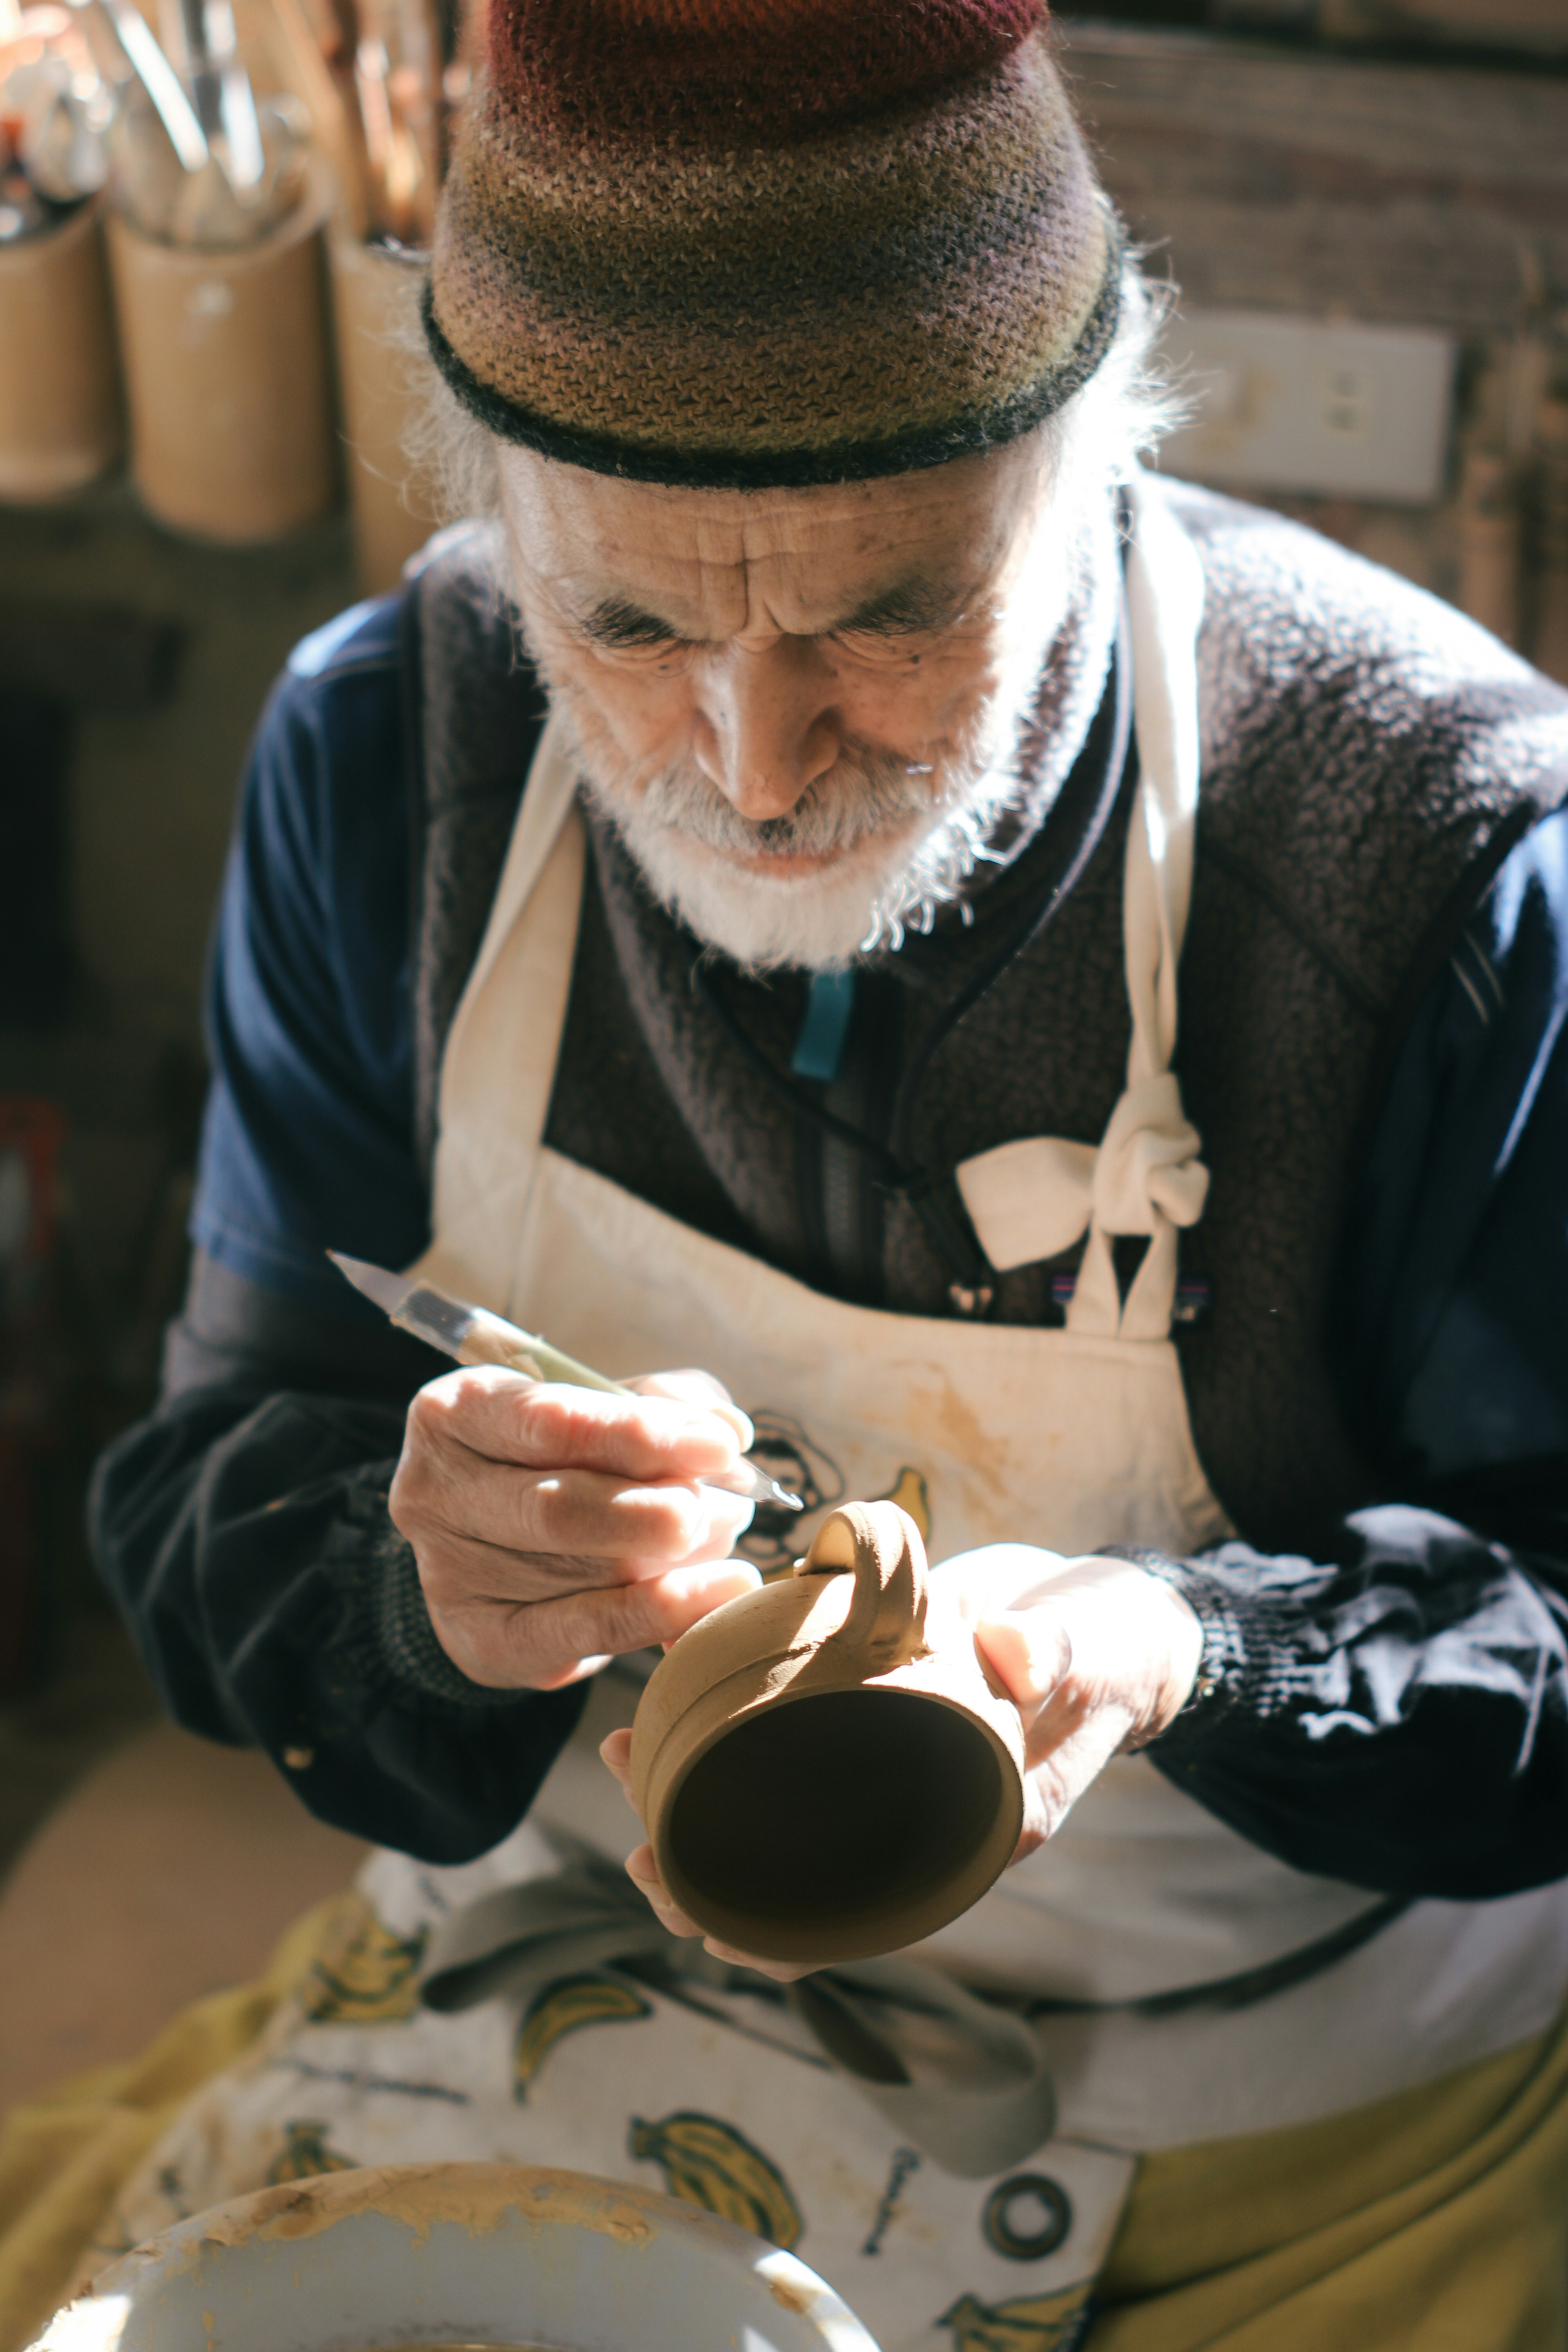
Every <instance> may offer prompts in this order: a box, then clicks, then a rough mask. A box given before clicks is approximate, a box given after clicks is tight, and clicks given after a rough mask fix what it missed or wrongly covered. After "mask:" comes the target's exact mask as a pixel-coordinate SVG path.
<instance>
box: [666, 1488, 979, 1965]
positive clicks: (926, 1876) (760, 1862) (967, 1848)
mask: <svg viewBox="0 0 1568 2352" xmlns="http://www.w3.org/2000/svg"><path fill="white" fill-rule="evenodd" d="M631 1772H632V1792H633V1796H634V1799H635V1801H636V1804H637V1811H638V1812H639V1813H640V1814H641V1816H642V1820H643V1823H644V1826H645V1827H646V1829H647V1833H648V1836H649V1839H650V1841H651V1843H652V1845H653V1849H654V1853H655V1856H656V1858H657V1860H658V1867H659V1871H660V1874H661V1875H662V1877H663V1879H664V1883H665V1885H666V1886H667V1887H668V1890H669V1892H670V1894H671V1895H673V1896H674V1898H675V1900H676V1901H677V1902H678V1903H679V1905H680V1906H681V1908H682V1909H683V1910H684V1911H685V1912H686V1913H687V1914H688V1916H689V1917H690V1918H692V1919H694V1920H695V1921H696V1922H697V1924H698V1925H699V1926H700V1927H701V1928H702V1929H703V1931H704V1933H705V1934H707V1935H710V1936H713V1937H717V1938H718V1939H719V1940H720V1941H721V1942H723V1943H726V1944H729V1945H731V1946H732V1947H734V1948H735V1949H737V1950H739V1951H743V1952H750V1953H753V1954H755V1955H756V1956H757V1957H758V1958H763V1959H773V1960H804V1961H807V1962H810V1963H813V1964H815V1965H816V1966H824V1965H826V1964H828V1963H832V1962H837V1961H844V1960H859V1959H867V1958H873V1957H874V1956H876V1955H877V1954H879V1953H883V1952H889V1951H898V1950H901V1949H902V1948H904V1947H905V1946H906V1945H909V1944H912V1943H916V1942H918V1941H919V1940H920V1938H921V1937H924V1936H929V1935H932V1934H934V1933H935V1931H936V1930H937V1929H938V1928H939V1927H945V1926H946V1925H947V1923H948V1921H949V1920H951V1919H955V1918H957V1917H958V1916H959V1914H960V1913H961V1912H963V1911H967V1910H968V1909H969V1907H970V1906H971V1905H972V1904H973V1903H976V1902H978V1901H979V1899H980V1897H981V1895H984V1893H985V1891H986V1889H987V1887H989V1886H990V1885H992V1883H993V1881H994V1879H995V1878H996V1877H997V1876H998V1874H1000V1872H1001V1871H1002V1870H1003V1869H1004V1868H1005V1865H1006V1864H1007V1862H1008V1861H1009V1859H1010V1858H1011V1856H1012V1853H1013V1852H1014V1849H1015V1847H1016V1844H1017V1841H1018V1833H1019V1831H1020V1829H1021V1827H1022V1825H1023V1817H1024V1735H1023V1727H1022V1725H1021V1724H1020V1722H1019V1719H1018V1711H1017V1709H1016V1706H1014V1705H1013V1703H1012V1701H1011V1699H1009V1698H1008V1696H1006V1693H1005V1691H1004V1689H1003V1688H1002V1686H1001V1685H1000V1683H998V1682H997V1680H996V1679H995V1677H994V1675H992V1673H991V1672H990V1670H989V1668H988V1667H987V1666H986V1665H985V1664H984V1661H983V1660H982V1658H981V1656H980V1654H979V1653H978V1651H977V1650H976V1649H975V1646H974V1640H973V1631H972V1629H971V1627H970V1625H969V1623H968V1622H967V1620H966V1619H965V1618H964V1617H963V1614H962V1612H961V1610H960V1608H959V1604H958V1599H957V1595H956V1592H950V1591H948V1590H947V1589H946V1588H945V1587H944V1586H943V1584H942V1574H941V1571H940V1570H938V1571H937V1572H936V1573H935V1574H934V1575H932V1574H931V1572H930V1571H929V1570H928V1569H927V1566H926V1557H925V1547H924V1545H923V1543H922V1542H921V1534H920V1529H919V1528H918V1527H917V1526H916V1524H915V1522H914V1520H913V1519H912V1518H911V1517H910V1515H909V1513H908V1512H907V1511H905V1510H903V1509H901V1508H900V1506H899V1505H898V1504H897V1503H894V1502H891V1501H888V1500H883V1501H880V1502H874V1503H845V1504H842V1505H840V1507H838V1508H837V1510H835V1511H832V1512H831V1513H830V1514H829V1515H828V1517H826V1519H825V1520H824V1521H823V1523H822V1525H821V1527H820V1528H818V1529H817V1531H816V1537H815V1538H814V1539H813V1541H812V1545H811V1549H810V1550H809V1551H808V1552H807V1554H806V1556H805V1559H804V1560H801V1561H799V1562H797V1563H796V1567H795V1574H794V1575H793V1576H792V1577H785V1578H780V1579H779V1580H777V1581H776V1582H774V1583H772V1584H764V1585H763V1587H762V1588H761V1590H760V1591H755V1592H749V1593H745V1594H742V1597H741V1598H740V1599H739V1600H737V1601H730V1602H728V1603H727V1604H726V1606H725V1607H724V1608H722V1609H719V1610H715V1611H714V1612H713V1613H712V1615H711V1616H709V1617H705V1618H704V1619H703V1620H702V1621H701V1622H700V1623H699V1624H697V1625H695V1626H693V1627H692V1629H691V1631H690V1632H689V1633H685V1634H683V1635H682V1636H681V1638H680V1640H679V1642H677V1643H676V1644H675V1646H674V1648H673V1649H671V1650H670V1651H669V1653H668V1655H667V1656H666V1657H665V1658H664V1659H662V1660H661V1662H660V1663H659V1664H658V1667H657V1668H656V1669H655V1671H654V1673H653V1674H652V1675H651V1676H650V1677H649V1680H648V1683H647V1687H646V1689H645V1690H644V1692H643V1696H642V1699H641V1701H640V1703H639V1705H638V1707H637V1719H636V1722H635V1723H634V1725H633V1727H632V1755H631Z"/></svg>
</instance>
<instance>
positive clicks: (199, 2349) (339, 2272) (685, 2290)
mask: <svg viewBox="0 0 1568 2352" xmlns="http://www.w3.org/2000/svg"><path fill="white" fill-rule="evenodd" d="M416 2344H418V2345H444V2344H451V2345H458V2344H464V2345H470V2346H473V2345H485V2346H490V2345H498V2346H500V2345H504V2346H510V2347H524V2346H526V2347H547V2352H736V2347H744V2352H877V2347H876V2345H875V2344H874V2343H873V2341H872V2339H871V2337H870V2336H868V2335H867V2333H866V2331H865V2329H864V2328H863V2327H862V2326H860V2324H859V2322H858V2320H857V2319H856V2318H855V2317H854V2315H853V2314H852V2313H850V2312H849V2311H848V2310H847V2309H846V2307H845V2305H843V2304H842V2303H840V2302H839V2300H838V2297H837V2295H836V2294H834V2293H833V2292H832V2290H831V2288H829V2287H826V2286H825V2285H824V2284H823V2283H822V2281H821V2280H820V2279H819V2278H818V2277H817V2276H816V2273H815V2272H813V2271H808V2270H807V2269H806V2268H805V2264H804V2263H798V2262H796V2261H795V2257H794V2256H793V2255H791V2254H785V2253H781V2252H779V2250H778V2249H777V2247H774V2246H769V2245H764V2244H763V2242H762V2240H761V2239H759V2238H753V2237H752V2236H750V2235H749V2234H748V2233H747V2232H746V2231H744V2230H740V2229H737V2228H736V2227H735V2226H734V2225H733V2224H732V2223H731V2222H729V2221H721V2220H719V2219H718V2218H717V2216H716V2215H714V2214H711V2213H707V2212H703V2211H700V2210H698V2209H697V2208H695V2207H693V2206H690V2205H686V2204H681V2203H679V2201H678V2200H676V2199H674V2198H671V2197H660V2196H657V2195H655V2194H654V2192H653V2191H652V2190H650V2189H637V2188H630V2187H627V2186H625V2185H624V2184H622V2183H621V2182H619V2181H614V2180H596V2179H592V2178H591V2177H590V2176H589V2175H588V2174H586V2173H581V2172H552V2171H542V2170H538V2169H535V2168H531V2167H528V2166H523V2165H506V2164H431V2165H395V2166H390V2167H387V2168H384V2169H382V2170H379V2171H376V2170H364V2171H354V2172H333V2173H327V2174H323V2175H322V2176H321V2178H320V2179H314V2180H303V2181H290V2182H289V2184H288V2185H287V2186H285V2187H282V2188H278V2189H260V2190H258V2192H257V2194H256V2195H255V2196H252V2197H241V2198H238V2199H237V2200H235V2202H234V2203H233V2204H229V2205H217V2206H214V2207H213V2208H212V2210H210V2211H208V2212H205V2213H198V2214H195V2216H193V2218H192V2219H191V2220H190V2221H182V2222H180V2223H179V2224H178V2226H177V2227H175V2228H174V2229H172V2230H169V2231H165V2232H164V2234H163V2236H162V2237H159V2238H155V2239H153V2241H152V2242H150V2243H149V2244H147V2245H145V2246H141V2247H138V2248H137V2250H136V2252H134V2253H131V2254H127V2255H126V2256H124V2258H123V2259H122V2260H121V2261H120V2262H117V2263H114V2264H113V2266H112V2268H110V2269H109V2270H107V2271H104V2272H103V2273H101V2274H100V2277H99V2278H98V2279H97V2281H96V2282H95V2283H94V2285H93V2287H92V2290H91V2292H90V2293H89V2294H85V2295H82V2296H80V2297H79V2299H78V2300H77V2301H76V2302H75V2303H71V2304H68V2305H66V2307H65V2309H64V2310H63V2311H60V2312H58V2313H57V2314H56V2315H55V2317H54V2319H53V2320H52V2321H51V2322H50V2324H49V2326H48V2327H47V2330H46V2331H45V2333H44V2334H43V2335H42V2336H40V2337H39V2338H38V2340H37V2347H35V2352H363V2347H396V2346H399V2345H409V2346H412V2345H416Z"/></svg>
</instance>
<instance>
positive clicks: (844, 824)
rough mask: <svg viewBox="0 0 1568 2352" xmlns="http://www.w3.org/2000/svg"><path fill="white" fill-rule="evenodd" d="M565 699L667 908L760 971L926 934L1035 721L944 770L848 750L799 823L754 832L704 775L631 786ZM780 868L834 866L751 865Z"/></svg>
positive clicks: (828, 965)
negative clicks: (797, 862)
mask: <svg viewBox="0 0 1568 2352" xmlns="http://www.w3.org/2000/svg"><path fill="white" fill-rule="evenodd" d="M554 693H555V699H556V700H557V702H558V703H561V704H563V708H564V712H565V716H566V718H567V719H568V721H569V723H570V724H571V726H572V729H573V731H574V735H575V737H576V742H577V751H578V757H579V760H580V762H581V765H582V770H583V775H584V782H585V783H586V786H587V789H588V793H589V795H590V797H591V798H592V800H593V802H594V804H595V808H597V809H598V810H599V811H600V813H601V814H603V815H604V816H605V817H606V818H607V819H608V820H609V822H610V823H611V824H613V825H614V826H615V828H616V832H617V833H618V834H619V835H620V836H621V839H622V840H623V842H624V843H625V844H626V848H627V850H628V851H629V852H630V854H631V856H632V857H633V858H634V859H635V860H636V862H637V866H638V868H639V870H640V871H641V873H642V875H643V877H644V878H645V879H646V881H647V885H648V887H649V888H650V889H651V890H652V891H653V893H654V896H655V897H656V898H658V901H659V903H660V905H661V906H663V907H665V908H667V909H668V912H669V913H670V914H672V915H674V916H676V917H677V918H678V919H679V920H680V921H682V922H684V923H686V924H687V925H688V926H689V929H691V930H693V931H694V932H695V933H696V934H697V937H698V938H699V939H700V940H704V941H706V942H707V944H708V945H709V946H710V947H715V948H718V949H719V950H721V952H722V953H723V954H725V955H727V956H730V957H731V958H732V959H733V961H735V962H736V963H738V964H741V965H742V966H743V967H745V968H746V969H748V970H751V971H775V970H778V969H780V968H781V967H784V966H794V967H795V968H797V969H804V970H805V971H831V970H833V969H835V968H842V967H843V966H845V965H847V964H848V963H850V962H852V961H853V960H854V958H855V957H856V956H857V955H864V954H868V953H869V952H870V950H872V949H873V948H876V947H880V946H887V947H891V948H895V949H896V948H897V947H899V946H900V943H901V942H902V940H903V936H904V933H905V930H906V929H919V930H925V931H929V930H930V929H931V922H932V919H933V918H934V916H935V913H936V910H937V908H939V907H942V906H944V905H946V904H947V903H948V902H949V901H950V900H952V899H953V898H956V897H957V896H958V894H959V892H960V891H961V890H962V889H963V885H964V884H965V882H967V880H968V879H969V877H970V876H971V875H972V874H973V871H974V868H975V866H977V865H978V864H979V863H980V862H981V861H982V860H983V859H984V857H985V856H986V855H987V852H986V843H987V841H988V840H989V838H990V836H991V835H992V834H993V833H994V830H995V827H996V825H997V823H998V821H999V820H1000V818H1001V817H1002V815H1003V814H1004V813H1005V810H1006V808H1007V807H1008V805H1009V803H1011V802H1012V801H1013V800H1014V799H1015V797H1016V793H1017V790H1018V780H1017V775H1016V767H1015V758H1016V742H1017V737H1018V732H1019V729H1020V726H1021V723H1022V719H1023V716H1024V711H1023V709H1015V710H1014V711H1012V712H1011V713H1009V714H1007V715H1006V716H1005V718H1001V714H999V713H998V712H997V711H996V709H994V707H993V709H992V710H990V711H988V712H987V714H986V723H985V725H984V734H983V738H982V740H980V741H978V742H976V743H975V744H974V746H973V748H972V749H968V750H967V751H964V752H962V753H959V754H957V755H953V756H950V757H949V758H947V759H945V760H942V761H938V762H936V763H934V764H933V765H931V766H924V765H920V764H911V763H909V762H906V761H903V760H900V759H898V758H896V757H894V756H893V755H891V754H889V753H887V752H879V751H872V750H871V749H870V748H869V747H868V746H864V745H859V744H854V745H847V746H846V747H845V750H844V751H843V753H842V754H841V755H840V757H839V759H838V761H837V762H836V764H835V765H834V767H833V768H831V769H830V770H829V771H828V772H827V774H826V776H822V777H819V778H818V779H817V780H816V782H815V783H814V784H812V785H811V787H810V788H809V790H808V791H807V792H806V793H805V794H804V795H803V797H802V799H801V800H800V802H799V803H797V804H796V806H795V808H794V809H792V810H791V811H790V813H789V814H788V815H787V816H782V817H773V818H771V819H769V820H767V821H766V822H765V823H763V824H753V823H752V821H751V820H750V819H749V818H746V817H742V816H741V815H739V814H737V813H736V811H735V810H734V809H733V808H732V807H731V804H730V803H729V802H728V801H727V800H726V799H725V798H724V795H723V794H722V793H721V792H719V791H718V790H717V789H716V787H715V786H714V785H712V784H710V782H709V781H708V779H707V778H706V777H705V776H704V775H703V774H702V773H701V772H700V770H699V769H698V768H697V766H696V765H695V763H694V762H692V761H682V762H681V763H680V764H679V766H677V767H675V768H673V769H666V770H664V771H662V772H656V773H655V774H653V775H652V776H651V777H648V778H647V780H646V781H642V782H639V781H637V779H635V778H634V779H632V780H629V781H628V779H627V778H626V772H625V770H624V768H621V767H620V766H619V763H618V762H617V761H616V757H615V754H614V752H613V750H612V748H611V746H610V744H609V742H608V741H607V740H606V738H605V734H604V731H603V729H602V727H601V726H600V725H599V724H598V723H596V715H595V714H593V713H591V712H590V711H589V710H588V709H585V708H584V704H583V703H582V702H581V700H580V699H579V698H576V697H575V696H574V695H573V694H572V693H571V692H570V691H569V690H567V691H565V692H564V693H563V690H562V687H561V685H560V684H559V683H557V685H556V687H555V689H554ZM999 719H1000V720H1001V723H998V721H999ZM770 854H771V855H772V856H775V857H778V858H780V860H781V863H782V861H783V860H784V858H785V857H787V856H790V855H791V854H793V855H795V856H825V857H827V858H829V859H830V860H831V862H830V863H828V864H826V865H823V866H815V867H813V868H812V869H810V870H809V871H808V872H806V873H804V874H800V873H796V874H791V873H789V872H788V871H787V868H786V869H785V870H784V871H781V872H780V873H778V874H777V875H773V874H771V873H769V872H768V871H767V870H766V868H765V867H758V866H751V865H744V864H742V863H741V862H740V860H741V859H742V858H756V857H759V856H763V857H765V856H769V855H770Z"/></svg>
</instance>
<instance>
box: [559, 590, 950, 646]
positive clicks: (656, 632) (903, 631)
mask: <svg viewBox="0 0 1568 2352" xmlns="http://www.w3.org/2000/svg"><path fill="white" fill-rule="evenodd" d="M964 603H965V599H964V597H963V594H962V593H956V594H955V593H954V592H953V591H952V589H951V588H947V587H944V586H942V585H941V584H940V583H937V582H936V581H933V580H924V579H920V578H913V579H909V580H901V581H900V582H898V583H896V584H895V585H894V586H893V587H891V588H882V589H879V590H878V592H877V593H876V594H875V595H874V596H868V597H867V598H866V600H865V602H864V603H863V604H857V605H856V607H855V609H854V611H853V612H851V613H848V614H846V615H845V617H844V618H843V619H842V620H839V621H835V622H833V623H832V625H830V626H829V627H827V628H826V629H823V630H821V631H819V632H818V634H819V635H822V636H825V637H830V636H857V637H908V636H914V635H919V634H920V633H921V632H922V631H925V630H928V629H945V628H950V627H951V626H952V624H953V622H955V621H956V620H958V619H960V618H961V617H962V614H963V607H964ZM577 627H578V628H579V630H580V631H581V632H582V634H583V635H584V636H585V637H587V638H588V639H589V640H590V641H591V642H592V643H593V644H595V645H596V646H611V647H615V648H623V649H624V648H626V647H628V646H668V645H682V644H685V643H687V642H688V640H686V639H685V638H683V637H682V636H681V635H680V632H679V630H678V629H673V628H671V626H670V625H669V623H668V621H661V620H660V619H659V617H658V614H657V613H647V612H644V610H643V609H642V607H641V605H639V604H626V602H625V600H624V599H623V598H621V597H618V596H606V597H605V599H604V600H603V602H602V603H600V604H595V605H594V606H593V607H592V609H591V610H590V611H589V612H587V613H584V614H583V615H582V616H581V617H580V618H579V620H578V622H577Z"/></svg>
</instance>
